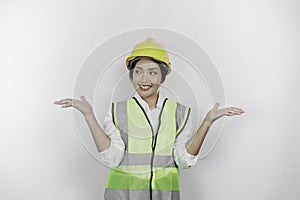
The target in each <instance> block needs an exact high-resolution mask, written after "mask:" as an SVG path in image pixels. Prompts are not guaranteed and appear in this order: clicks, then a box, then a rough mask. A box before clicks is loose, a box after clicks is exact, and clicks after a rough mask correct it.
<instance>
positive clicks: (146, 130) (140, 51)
mask: <svg viewBox="0 0 300 200" xmlns="http://www.w3.org/2000/svg"><path fill="white" fill-rule="evenodd" d="M126 66H127V69H128V70H129V77H130V80H131V81H132V84H133V86H134V88H135V91H136V93H135V94H134V95H133V96H132V97H131V98H129V99H127V100H124V101H120V102H114V103H112V108H111V110H110V111H109V112H108V113H107V115H106V117H105V120H104V128H103V129H102V128H101V127H100V126H99V123H98V122H97V120H96V117H95V115H94V113H93V110H92V107H91V106H90V104H89V103H88V101H87V100H86V99H85V97H84V96H81V101H80V100H76V99H70V98H67V99H62V100H59V101H55V102H54V103H55V104H58V105H62V107H63V108H67V107H71V106H72V107H74V108H76V109H78V110H79V111H80V112H81V113H82V114H83V115H84V117H85V120H86V122H87V124H88V126H89V128H90V131H91V133H92V135H93V138H94V141H95V144H96V146H97V149H98V151H99V152H100V158H101V159H102V161H103V162H104V163H106V164H107V166H109V167H110V168H111V170H110V173H109V176H108V179H107V184H106V189H105V194H104V198H105V199H106V200H114V199H124V200H129V199H146V200H147V199H150V200H179V199H180V194H179V179H178V170H179V168H182V169H184V168H188V167H191V166H193V165H195V164H196V162H197V160H198V154H199V150H200V148H201V146H202V143H203V141H204V138H205V136H206V134H207V132H208V130H209V128H210V126H211V125H212V124H213V122H214V121H215V120H217V119H218V118H220V117H222V116H225V115H227V116H233V115H240V114H242V113H243V112H244V111H243V110H242V109H240V108H236V107H229V108H223V109H218V107H219V104H218V103H217V104H216V105H215V106H214V107H213V108H212V109H211V110H210V111H209V112H208V113H207V115H206V117H205V119H204V120H203V122H202V123H201V125H200V127H199V128H198V130H197V132H196V133H193V131H192V130H193V128H192V122H191V117H190V116H191V115H190V111H191V109H190V108H189V107H188V106H185V105H182V104H181V103H179V102H176V101H174V100H171V99H169V98H168V97H167V96H166V95H165V94H164V93H163V92H161V91H159V87H160V85H161V83H163V82H164V80H165V78H166V76H167V75H168V74H170V72H171V64H170V62H169V57H168V54H167V51H166V50H165V49H164V47H163V46H161V45H160V44H159V43H157V42H156V41H155V40H153V39H152V38H148V39H147V40H146V41H144V42H142V43H139V44H138V45H136V46H135V48H134V49H133V51H132V52H131V55H129V56H128V58H127V59H126Z"/></svg>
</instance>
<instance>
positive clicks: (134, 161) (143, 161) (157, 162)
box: [120, 152, 175, 167]
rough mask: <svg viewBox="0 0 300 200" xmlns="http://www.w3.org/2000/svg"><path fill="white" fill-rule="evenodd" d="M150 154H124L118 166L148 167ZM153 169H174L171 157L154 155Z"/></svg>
mask: <svg viewBox="0 0 300 200" xmlns="http://www.w3.org/2000/svg"><path fill="white" fill-rule="evenodd" d="M151 156H152V153H144V154H140V153H139V154H133V153H128V152H125V155H124V158H123V160H122V162H121V163H120V165H149V163H151ZM153 167H175V164H174V159H173V156H159V155H155V156H154V159H153Z"/></svg>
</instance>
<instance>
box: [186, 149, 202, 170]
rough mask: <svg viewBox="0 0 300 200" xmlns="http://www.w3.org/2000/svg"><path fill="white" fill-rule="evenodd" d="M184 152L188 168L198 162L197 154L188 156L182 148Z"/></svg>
mask: <svg viewBox="0 0 300 200" xmlns="http://www.w3.org/2000/svg"><path fill="white" fill-rule="evenodd" d="M184 151H185V158H186V164H187V166H188V167H192V166H194V165H195V164H196V163H197V161H198V158H199V154H197V155H195V156H194V155H192V154H190V153H189V152H187V150H186V148H184Z"/></svg>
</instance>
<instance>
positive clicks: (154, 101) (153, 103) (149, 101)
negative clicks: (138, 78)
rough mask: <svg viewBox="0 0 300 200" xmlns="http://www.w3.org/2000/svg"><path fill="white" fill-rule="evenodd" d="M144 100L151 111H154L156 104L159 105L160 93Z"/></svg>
mask: <svg viewBox="0 0 300 200" xmlns="http://www.w3.org/2000/svg"><path fill="white" fill-rule="evenodd" d="M143 99H144V101H145V102H146V103H147V104H148V106H149V108H150V110H152V109H153V108H156V104H157V100H158V93H156V94H154V95H152V96H149V97H146V98H143Z"/></svg>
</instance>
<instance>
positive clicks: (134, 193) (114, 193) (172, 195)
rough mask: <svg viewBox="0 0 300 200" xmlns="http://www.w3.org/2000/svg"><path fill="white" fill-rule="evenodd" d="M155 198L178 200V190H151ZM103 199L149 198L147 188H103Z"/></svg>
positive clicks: (134, 199)
mask: <svg viewBox="0 0 300 200" xmlns="http://www.w3.org/2000/svg"><path fill="white" fill-rule="evenodd" d="M152 197H153V199H155V200H179V199H180V194H179V191H166V190H152ZM104 199H105V200H149V199H150V191H149V190H112V189H108V188H106V189H105V193H104Z"/></svg>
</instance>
